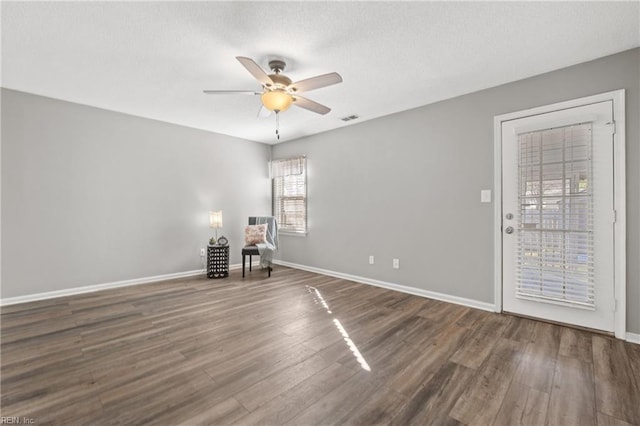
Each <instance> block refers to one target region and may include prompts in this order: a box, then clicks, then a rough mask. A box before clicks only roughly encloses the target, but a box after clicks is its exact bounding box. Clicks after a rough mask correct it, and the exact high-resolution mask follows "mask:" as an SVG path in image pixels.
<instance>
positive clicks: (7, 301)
mask: <svg viewBox="0 0 640 426" xmlns="http://www.w3.org/2000/svg"><path fill="white" fill-rule="evenodd" d="M251 266H252V267H253V266H260V262H259V261H254V262H251ZM234 269H242V263H236V264H233V265H229V270H234ZM206 273H207V271H206V270H205V269H196V270H193V271H186V272H176V273H173V274H165V275H155V276H152V277H143V278H134V279H132V280H123V281H115V282H112V283H104V284H95V285H88V286H84V287H74V288H66V289H64V290H56V291H47V292H45V293H36V294H27V295H25V296H16V297H7V298H4V299H0V306H9V305H16V304H18V303H27V302H36V301H38V300H46V299H55V298H56V297H65V296H74V295H76V294H84V293H92V292H94V291H102V290H109V289H111V288H118V287H128V286H131V285H138V284H148V283H153V282H159V281H167V280H174V279H177V278H188V277H194V276H197V275H204V274H206Z"/></svg>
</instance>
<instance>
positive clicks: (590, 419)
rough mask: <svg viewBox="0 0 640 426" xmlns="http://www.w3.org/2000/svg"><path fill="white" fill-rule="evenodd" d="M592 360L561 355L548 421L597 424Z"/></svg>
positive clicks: (554, 380) (559, 423) (558, 361)
mask: <svg viewBox="0 0 640 426" xmlns="http://www.w3.org/2000/svg"><path fill="white" fill-rule="evenodd" d="M592 370H593V368H592V365H591V363H586V362H583V361H580V360H579V359H578V358H572V357H566V356H562V355H561V356H559V357H558V359H557V362H556V371H555V376H554V378H553V389H552V391H551V398H550V402H549V413H548V416H547V421H548V422H549V423H550V424H556V425H561V424H576V425H585V426H587V425H595V424H596V423H597V419H596V407H595V392H594V381H593V371H592Z"/></svg>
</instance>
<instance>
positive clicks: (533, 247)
mask: <svg viewBox="0 0 640 426" xmlns="http://www.w3.org/2000/svg"><path fill="white" fill-rule="evenodd" d="M591 135H592V128H591V124H590V123H586V124H579V125H573V126H567V127H560V128H554V129H547V130H541V131H536V132H530V133H523V134H520V135H518V156H519V161H518V176H519V182H518V184H519V186H518V188H519V194H518V201H519V206H520V211H519V219H518V248H517V250H518V253H517V262H518V267H517V286H516V296H517V297H519V298H524V299H534V300H538V301H543V302H549V303H555V304H562V305H567V306H574V307H581V308H587V309H595V300H594V274H593V265H594V261H593V252H594V250H593V194H592V187H593V181H592V180H593V172H592V163H591V162H592V158H591V155H592V137H591Z"/></svg>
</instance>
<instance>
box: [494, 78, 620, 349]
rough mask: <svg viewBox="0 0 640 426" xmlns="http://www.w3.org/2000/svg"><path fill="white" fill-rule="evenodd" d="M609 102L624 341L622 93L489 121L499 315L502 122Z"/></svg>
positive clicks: (499, 307)
mask: <svg viewBox="0 0 640 426" xmlns="http://www.w3.org/2000/svg"><path fill="white" fill-rule="evenodd" d="M609 100H610V101H613V119H614V121H615V134H614V151H613V163H614V164H613V168H614V177H613V179H614V195H613V197H614V205H615V210H616V223H615V228H614V247H615V256H614V287H615V299H616V312H615V336H616V337H617V338H618V339H626V334H627V326H626V314H627V301H626V294H627V291H626V285H627V277H626V274H627V272H626V270H627V269H626V268H627V261H626V260H627V258H626V253H627V249H626V232H627V230H626V198H625V197H626V195H625V194H626V192H625V191H626V184H625V179H626V170H625V143H626V132H625V129H626V125H625V91H624V89H621V90H615V91H613V92H607V93H601V94H598V95H593V96H587V97H584V98H580V99H572V100H569V101H565V102H559V103H555V104H552V105H545V106H541V107H536V108H531V109H527V110H522V111H516V112H510V113H508V114H502V115H498V116H495V117H494V118H493V160H494V161H493V188H494V193H495V203H494V222H493V229H494V233H493V247H494V250H493V258H494V266H493V276H494V301H495V311H496V312H502V123H503V122H504V121H510V120H515V119H519V118H524V117H531V116H533V115H539V114H546V113H548V112H553V111H559V110H563V109H568V108H574V107H578V106H583V105H589V104H594V103H598V102H603V101H609Z"/></svg>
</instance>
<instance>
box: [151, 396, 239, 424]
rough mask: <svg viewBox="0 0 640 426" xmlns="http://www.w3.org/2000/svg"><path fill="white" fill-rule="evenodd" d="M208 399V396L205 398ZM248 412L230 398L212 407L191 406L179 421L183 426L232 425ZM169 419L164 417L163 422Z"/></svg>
mask: <svg viewBox="0 0 640 426" xmlns="http://www.w3.org/2000/svg"><path fill="white" fill-rule="evenodd" d="M205 400H206V398H205ZM246 414H247V410H246V409H245V408H244V407H243V406H242V405H240V403H239V402H238V401H236V400H235V399H234V398H228V399H225V400H224V401H222V402H220V403H218V404H215V405H213V406H212V407H202V406H200V407H197V409H196V408H195V407H194V408H191V407H190V410H189V413H188V414H187V415H185V416H184V417H183V418H182V419H181V420H180V421H179V423H174V424H178V425H182V426H196V425H216V424H220V425H231V424H236V423H237V422H238V420H239V419H240V418H242V416H244V415H246ZM167 420H168V419H162V421H163V423H160V424H161V425H163V424H168V423H167V422H166V421H167Z"/></svg>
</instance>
